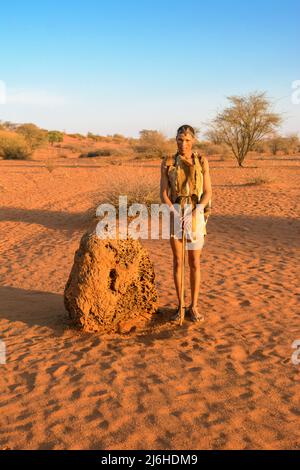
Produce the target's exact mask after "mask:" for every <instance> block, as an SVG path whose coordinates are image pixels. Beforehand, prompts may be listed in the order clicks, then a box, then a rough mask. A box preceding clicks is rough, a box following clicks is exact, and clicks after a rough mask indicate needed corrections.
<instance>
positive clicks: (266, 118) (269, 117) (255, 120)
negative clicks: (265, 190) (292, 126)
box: [206, 92, 281, 167]
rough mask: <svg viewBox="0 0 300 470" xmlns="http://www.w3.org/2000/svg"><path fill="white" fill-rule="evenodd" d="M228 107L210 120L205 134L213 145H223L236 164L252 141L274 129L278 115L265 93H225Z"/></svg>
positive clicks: (278, 118)
mask: <svg viewBox="0 0 300 470" xmlns="http://www.w3.org/2000/svg"><path fill="white" fill-rule="evenodd" d="M227 99H228V100H229V102H230V104H231V105H230V106H229V107H228V108H225V109H224V110H223V111H222V112H220V113H218V114H217V116H216V117H215V118H214V119H213V120H212V122H211V123H210V125H209V128H208V131H207V133H206V134H207V136H208V138H209V139H210V140H211V141H212V142H213V143H215V144H224V143H225V144H226V145H228V147H229V148H230V149H231V151H232V152H233V154H234V156H235V158H236V159H237V162H238V164H239V166H240V167H242V166H243V161H244V160H245V157H246V155H247V153H248V152H249V151H250V150H253V148H254V146H255V144H257V143H258V142H260V141H261V140H263V139H264V138H265V137H267V136H268V135H270V134H272V133H274V132H275V130H276V128H277V127H278V126H279V125H280V124H281V116H280V115H279V114H276V113H274V112H272V111H271V103H270V101H269V100H268V99H267V98H266V93H265V92H264V93H257V92H255V93H250V94H249V95H246V96H229V97H228V98H227Z"/></svg>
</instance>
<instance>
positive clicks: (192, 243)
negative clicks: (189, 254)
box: [171, 214, 206, 250]
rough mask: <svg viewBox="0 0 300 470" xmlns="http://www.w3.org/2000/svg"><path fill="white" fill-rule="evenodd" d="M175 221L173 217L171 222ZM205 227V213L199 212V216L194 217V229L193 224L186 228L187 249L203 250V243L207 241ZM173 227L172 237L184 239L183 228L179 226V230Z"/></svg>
mask: <svg viewBox="0 0 300 470" xmlns="http://www.w3.org/2000/svg"><path fill="white" fill-rule="evenodd" d="M173 223H174V222H173V219H171V224H173ZM205 227H206V221H205V218H204V214H198V217H197V218H195V219H194V223H193V229H194V231H192V227H191V224H190V225H189V226H188V227H187V229H186V230H185V237H186V244H185V249H186V250H201V249H202V248H203V245H204V242H205V236H206V229H205ZM172 228H173V227H172ZM172 228H171V237H173V238H175V239H177V240H182V230H181V229H180V228H179V230H178V229H177V231H176V229H175V230H173V229H172ZM174 231H175V233H174Z"/></svg>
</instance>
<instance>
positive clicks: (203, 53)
mask: <svg viewBox="0 0 300 470" xmlns="http://www.w3.org/2000/svg"><path fill="white" fill-rule="evenodd" d="M299 17H300V2H299V0H285V1H283V0H260V1H259V0H251V2H250V1H241V0H239V1H238V0H227V1H225V0H223V1H221V0H210V1H205V2H204V1H203V2H202V1H195V0H190V1H188V2H182V1H177V0H173V1H171V0H160V1H158V0H152V1H150V0H140V1H133V0H127V1H124V0H123V1H121V0H111V1H109V2H108V1H102V0H98V1H92V0H85V1H83V0H82V1H78V0H72V1H60V2H58V1H55V0H52V1H51V2H50V1H48V0H45V1H43V2H36V1H30V0H28V1H26V2H24V1H15V2H13V3H9V2H5V5H1V16H0V44H1V48H0V80H1V81H2V88H3V83H5V87H6V101H5V102H2V104H1V103H0V119H1V120H10V121H13V122H34V123H36V124H38V125H39V126H41V127H44V128H47V129H61V130H66V131H67V132H82V133H86V132H87V131H91V132H95V133H100V134H102V135H106V134H113V133H121V134H124V135H132V136H138V132H139V131H140V130H141V129H158V130H161V131H162V132H164V133H165V134H166V135H169V136H172V135H173V134H174V132H175V131H176V128H177V127H178V126H179V125H180V124H182V123H190V124H192V125H194V126H197V127H200V128H202V129H203V128H204V127H203V126H204V123H205V122H206V121H207V120H209V119H211V118H212V117H213V116H214V114H215V113H216V112H217V111H218V110H220V109H221V108H222V107H223V106H224V105H226V97H227V96H229V95H232V94H243V93H248V92H250V91H267V94H268V96H269V97H270V98H272V99H273V100H274V109H275V110H276V111H279V112H283V113H284V118H285V123H284V125H283V128H282V131H283V132H284V133H288V132H298V131H300V126H299V123H300V104H299V105H295V104H292V102H291V95H292V88H291V87H292V82H293V81H295V80H300V62H299V57H300V37H299V36H300V32H299V31H300V28H299Z"/></svg>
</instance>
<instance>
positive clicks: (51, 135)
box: [47, 131, 64, 145]
mask: <svg viewBox="0 0 300 470" xmlns="http://www.w3.org/2000/svg"><path fill="white" fill-rule="evenodd" d="M47 137H48V141H49V142H50V144H51V145H54V143H55V142H63V140H64V134H63V132H60V131H49V132H48V136H47Z"/></svg>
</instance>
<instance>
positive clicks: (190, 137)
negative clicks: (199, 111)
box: [176, 124, 195, 155]
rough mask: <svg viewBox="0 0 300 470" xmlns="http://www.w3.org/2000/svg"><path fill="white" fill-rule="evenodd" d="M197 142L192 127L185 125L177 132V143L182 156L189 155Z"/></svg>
mask: <svg viewBox="0 0 300 470" xmlns="http://www.w3.org/2000/svg"><path fill="white" fill-rule="evenodd" d="M194 141H195V131H194V129H193V127H192V126H189V125H188V124H184V125H183V126H180V127H179V128H178V130H177V135H176V142H177V148H178V152H179V153H180V155H189V154H190V153H191V151H192V148H193V144H194Z"/></svg>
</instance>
